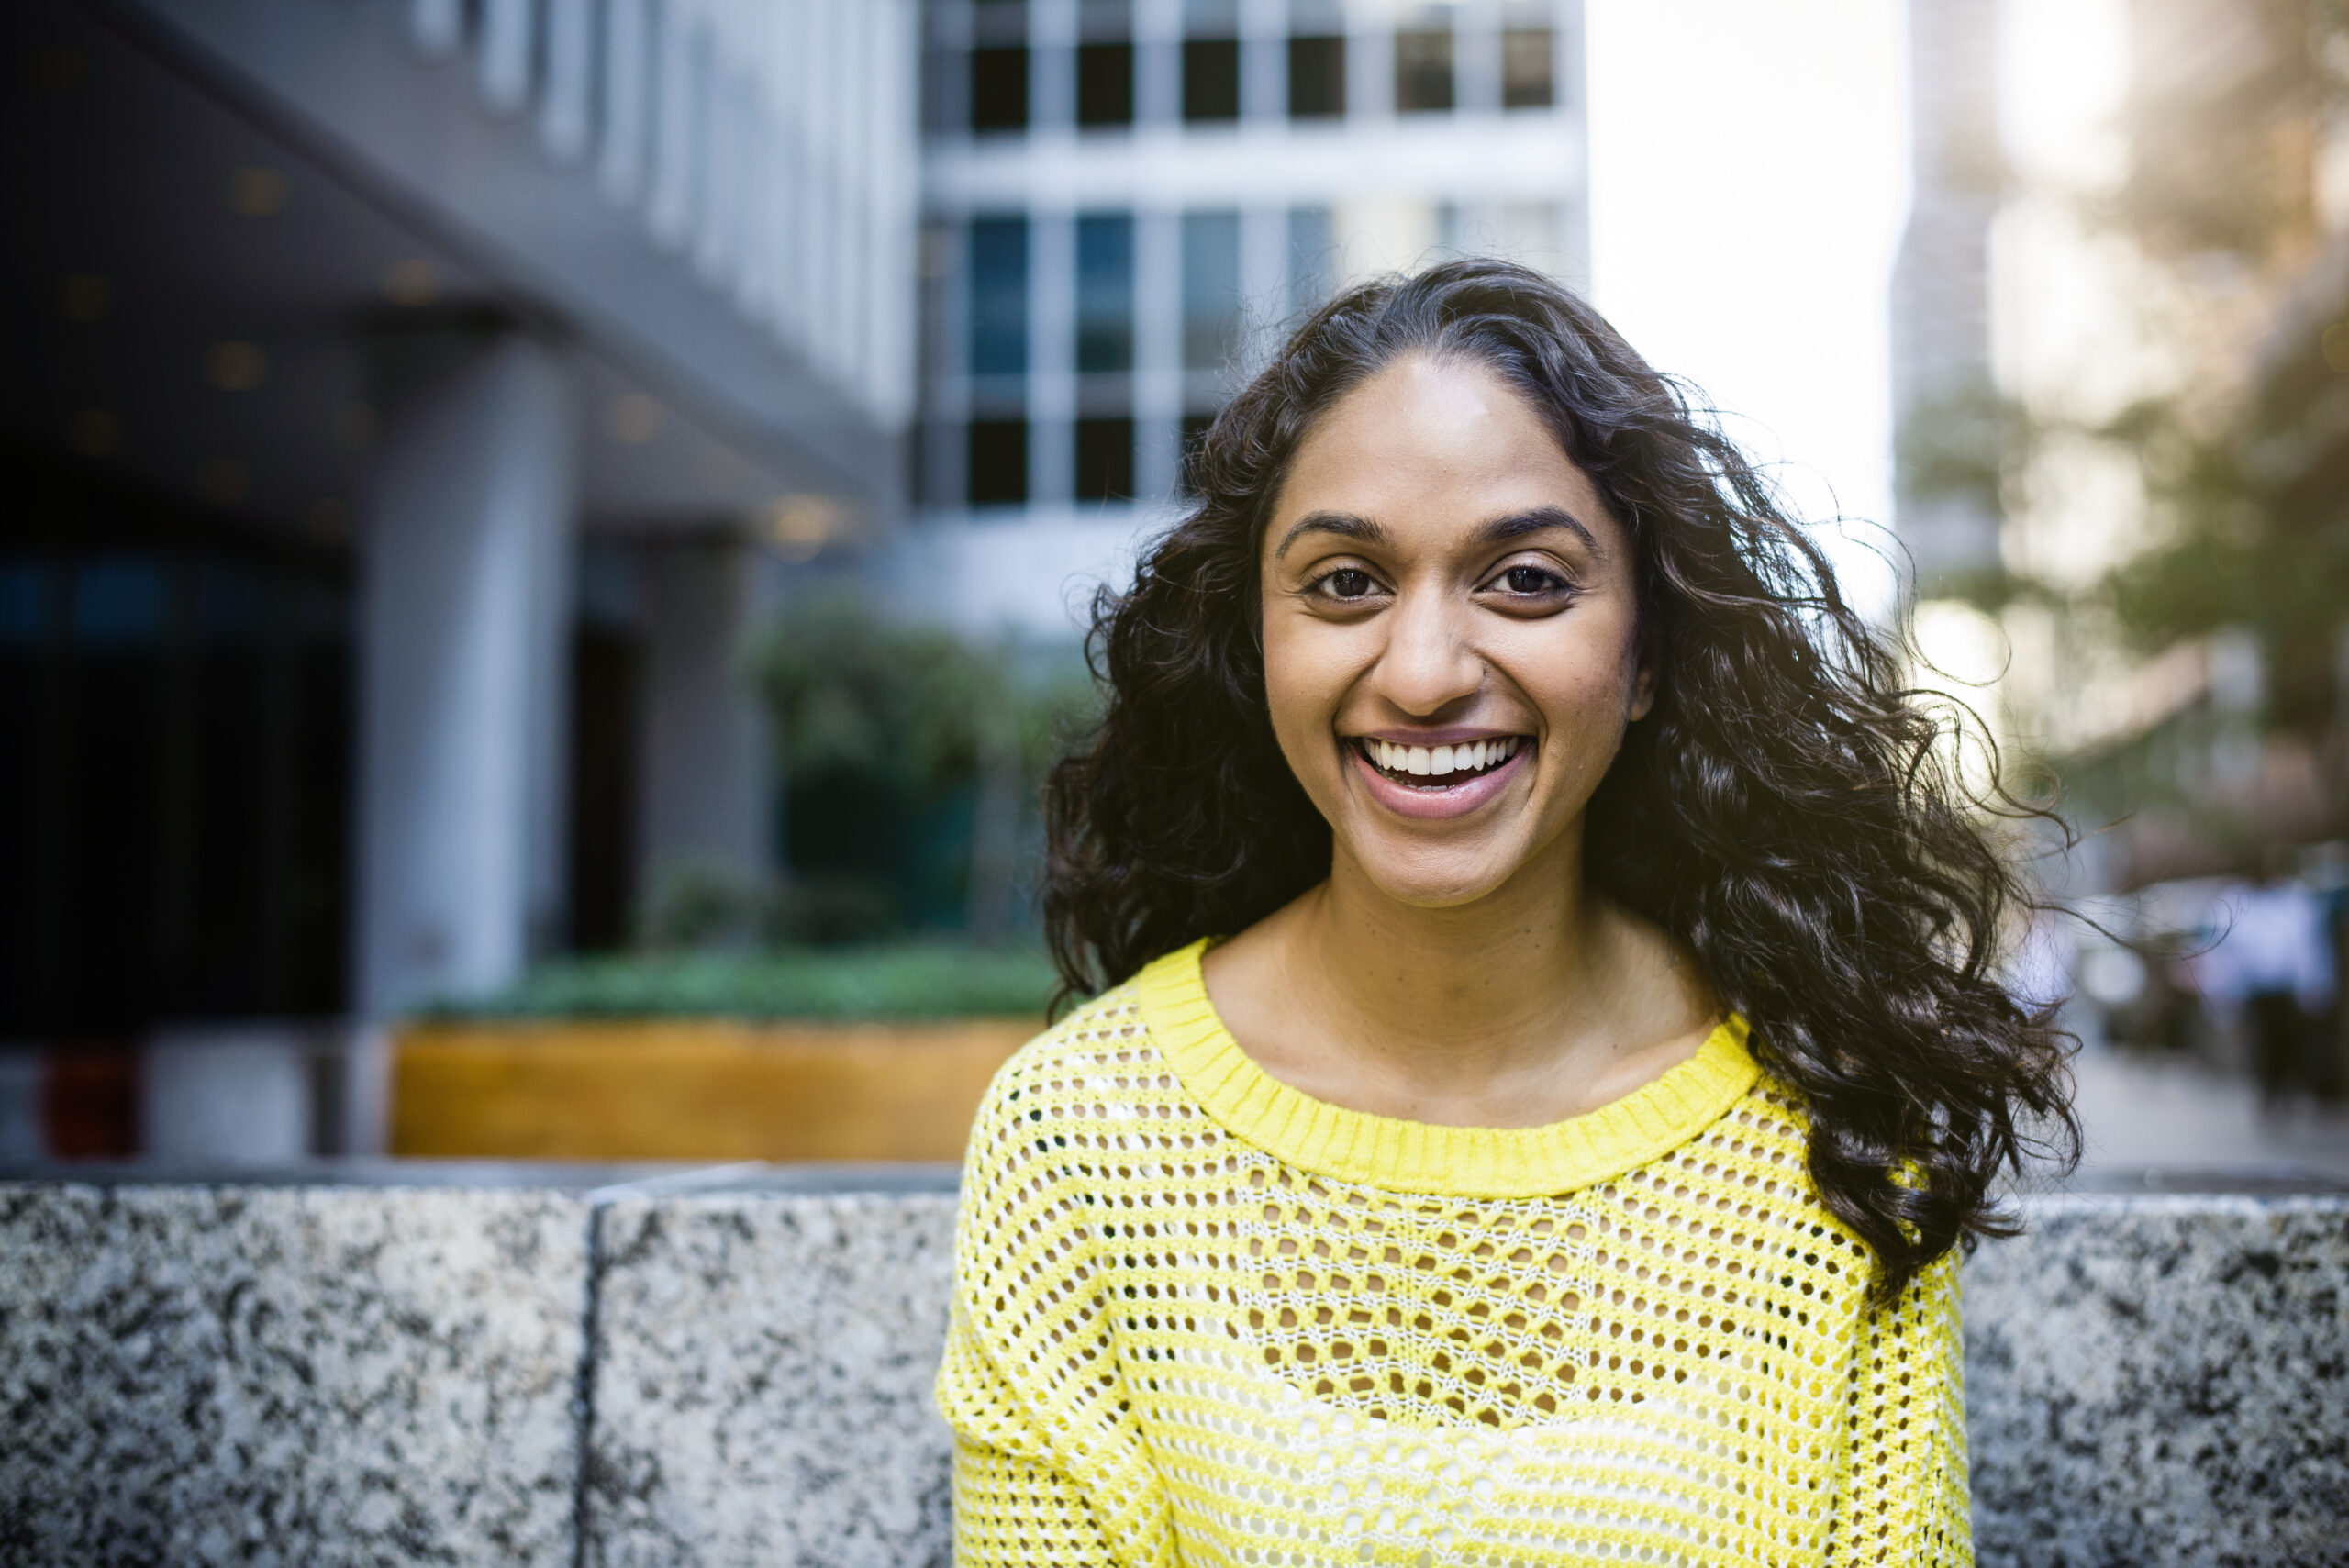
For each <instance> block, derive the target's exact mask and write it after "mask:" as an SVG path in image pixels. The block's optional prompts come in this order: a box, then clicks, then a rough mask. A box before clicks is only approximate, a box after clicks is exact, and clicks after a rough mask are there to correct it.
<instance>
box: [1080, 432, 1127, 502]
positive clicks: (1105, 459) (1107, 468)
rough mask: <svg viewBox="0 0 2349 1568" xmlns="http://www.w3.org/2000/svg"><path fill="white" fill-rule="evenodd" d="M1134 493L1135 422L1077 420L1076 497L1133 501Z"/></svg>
mask: <svg viewBox="0 0 2349 1568" xmlns="http://www.w3.org/2000/svg"><path fill="white" fill-rule="evenodd" d="M1133 494H1134V422H1133V421H1132V420H1131V419H1079V420H1078V421H1077V422H1076V498H1077V499H1078V500H1079V501H1130V500H1132V499H1133Z"/></svg>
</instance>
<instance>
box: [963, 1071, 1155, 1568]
mask: <svg viewBox="0 0 2349 1568" xmlns="http://www.w3.org/2000/svg"><path fill="white" fill-rule="evenodd" d="M1022 1069H1023V1062H1022V1061H1020V1060H1015V1062H1014V1063H1013V1064H1012V1066H1011V1067H1010V1068H1008V1069H1007V1070H1006V1072H1005V1073H1004V1075H1003V1076H1002V1077H1001V1078H998V1079H997V1081H996V1085H995V1087H994V1088H992V1089H991V1090H990V1091H989V1092H988V1096H987V1103H986V1105H985V1106H983V1107H982V1109H981V1110H980V1113H979V1118H978V1121H977V1124H976V1126H975V1127H974V1129H973V1131H972V1137H971V1151H970V1155H969V1158H968V1161H967V1162H966V1166H965V1170H964V1173H963V1199H962V1212H961V1216H960V1218H959V1220H958V1222H957V1225H956V1229H955V1245H954V1300H953V1308H952V1321H951V1323H950V1324H949V1327H948V1329H947V1338H946V1354H945V1361H944V1363H943V1364H942V1365H941V1368H940V1369H939V1376H938V1404H939V1408H940V1410H941V1412H942V1413H943V1414H944V1415H945V1417H946V1420H947V1423H948V1425H950V1426H951V1427H952V1428H953V1429H954V1561H955V1562H956V1563H957V1564H958V1565H960V1568H992V1565H995V1564H1003V1565H1005V1568H1011V1565H1015V1564H1016V1565H1019V1568H1063V1565H1067V1568H1075V1565H1077V1564H1084V1565H1085V1568H1096V1565H1099V1564H1106V1563H1122V1564H1131V1565H1136V1568H1139V1565H1141V1564H1163V1563H1171V1562H1173V1561H1174V1557H1175V1551H1174V1539H1173V1534H1172V1531H1171V1529H1170V1527H1169V1524H1168V1519H1167V1509H1166V1503H1165V1497H1164V1493H1163V1488H1162V1485H1161V1483H1160V1481H1159V1478H1158V1473H1157V1471H1156V1469H1155V1467H1154V1466H1153V1465H1152V1463H1151V1462H1150V1459H1149V1455H1148V1453H1147V1451H1145V1448H1144V1445H1143V1441H1142V1437H1141V1429H1140V1426H1139V1423H1138V1422H1137V1421H1136V1419H1135V1418H1134V1415H1133V1412H1132V1410H1131V1408H1130V1406H1129V1405H1128V1403H1127V1401H1126V1399H1125V1398H1124V1378H1123V1373H1122V1369H1121V1368H1120V1366H1119V1362H1118V1353H1117V1347H1116V1344H1115V1343H1114V1340H1113V1337H1112V1334H1111V1331H1110V1330H1111V1319H1110V1316H1109V1311H1108V1302H1106V1301H1105V1300H1104V1299H1103V1296H1104V1285H1103V1282H1102V1279H1101V1276H1100V1275H1099V1273H1098V1272H1097V1268H1096V1266H1095V1264H1094V1263H1093V1261H1092V1258H1091V1252H1092V1248H1091V1240H1092V1239H1093V1228H1092V1227H1090V1226H1089V1225H1087V1224H1086V1223H1085V1217H1086V1216H1087V1215H1088V1214H1089V1212H1090V1211H1091V1207H1092V1206H1091V1204H1090V1202H1089V1201H1088V1194H1087V1192H1086V1189H1085V1179H1084V1173H1083V1171H1082V1169H1081V1168H1072V1167H1071V1165H1070V1163H1069V1162H1067V1161H1066V1159H1065V1157H1064V1151H1056V1149H1055V1140H1052V1139H1050V1138H1047V1137H1040V1136H1038V1129H1037V1128H1036V1127H1035V1126H1034V1125H1033V1123H1032V1121H1031V1118H1030V1117H1028V1116H1026V1115H1021V1114H1019V1110H1020V1106H1019V1104H1018V1103H1017V1102H1018V1101H1019V1093H1018V1090H1019V1080H1020V1078H1021V1077H1022V1075H1023V1072H1022Z"/></svg>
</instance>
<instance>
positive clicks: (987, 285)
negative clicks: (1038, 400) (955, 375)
mask: <svg viewBox="0 0 2349 1568" xmlns="http://www.w3.org/2000/svg"><path fill="white" fill-rule="evenodd" d="M1027 372H1028V220H1027V219H1026V218H1024V217H983V218H979V219H978V220H976V221H975V222H974V223H973V224H972V225H971V373H972V374H973V375H1025V374H1026V373H1027Z"/></svg>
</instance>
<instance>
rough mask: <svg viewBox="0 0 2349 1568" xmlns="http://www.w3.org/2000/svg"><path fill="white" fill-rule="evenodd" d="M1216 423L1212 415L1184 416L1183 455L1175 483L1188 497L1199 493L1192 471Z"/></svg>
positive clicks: (1176, 463) (1180, 457)
mask: <svg viewBox="0 0 2349 1568" xmlns="http://www.w3.org/2000/svg"><path fill="white" fill-rule="evenodd" d="M1214 423H1215V416H1214V415H1212V414H1186V415H1184V416H1183V433H1182V438H1181V439H1182V443H1183V444H1182V450H1181V454H1180V456H1179V458H1178V460H1177V461H1176V462H1175V484H1177V485H1178V486H1180V487H1181V489H1182V492H1183V494H1184V495H1197V494H1198V493H1199V487H1198V484H1197V482H1196V481H1195V480H1194V479H1193V477H1192V473H1191V470H1192V466H1193V464H1194V463H1196V462H1197V460H1198V455H1199V448H1200V447H1202V446H1204V445H1206V444H1207V439H1208V426H1210V425H1212V424H1214Z"/></svg>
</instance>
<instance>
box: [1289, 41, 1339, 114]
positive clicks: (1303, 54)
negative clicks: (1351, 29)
mask: <svg viewBox="0 0 2349 1568" xmlns="http://www.w3.org/2000/svg"><path fill="white" fill-rule="evenodd" d="M1345 112H1346V40H1345V39H1342V38H1325V39H1289V40H1288V115H1289V118H1291V119H1295V120H1306V119H1324V118H1334V117H1338V116H1341V115H1343V114H1344V113H1345Z"/></svg>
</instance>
